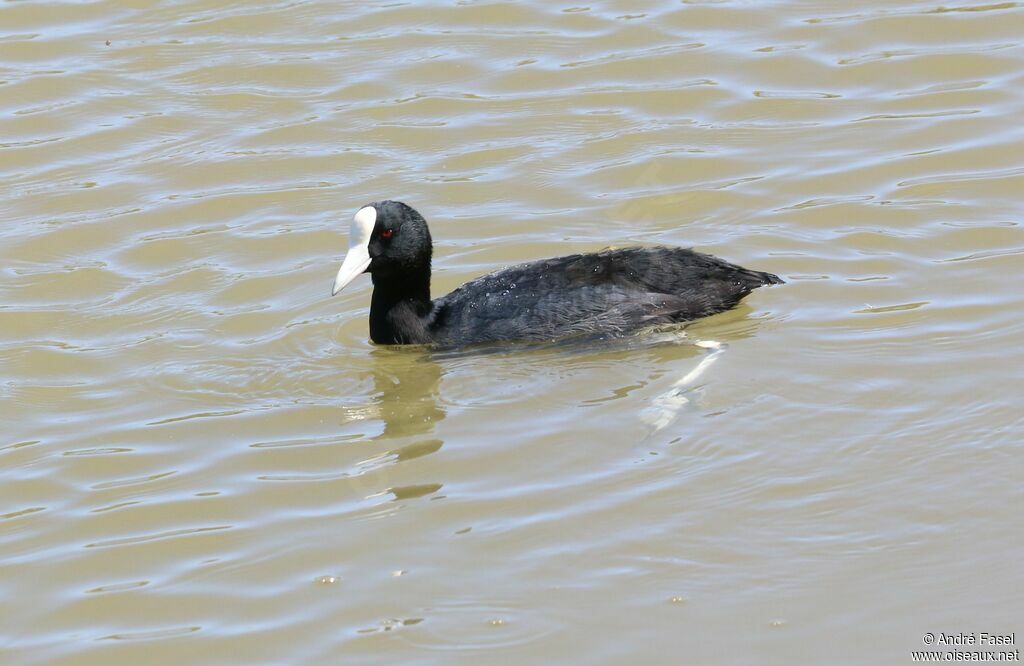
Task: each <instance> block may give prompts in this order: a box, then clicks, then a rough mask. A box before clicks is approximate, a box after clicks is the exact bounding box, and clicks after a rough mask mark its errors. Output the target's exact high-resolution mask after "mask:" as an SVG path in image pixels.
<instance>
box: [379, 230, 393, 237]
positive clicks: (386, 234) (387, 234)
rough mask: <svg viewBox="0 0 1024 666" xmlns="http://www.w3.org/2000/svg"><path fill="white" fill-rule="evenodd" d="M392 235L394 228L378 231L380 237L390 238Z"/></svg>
mask: <svg viewBox="0 0 1024 666" xmlns="http://www.w3.org/2000/svg"><path fill="white" fill-rule="evenodd" d="M394 235H395V230H394V229H385V230H383V231H381V232H380V237H381V238H391V237H392V236H394Z"/></svg>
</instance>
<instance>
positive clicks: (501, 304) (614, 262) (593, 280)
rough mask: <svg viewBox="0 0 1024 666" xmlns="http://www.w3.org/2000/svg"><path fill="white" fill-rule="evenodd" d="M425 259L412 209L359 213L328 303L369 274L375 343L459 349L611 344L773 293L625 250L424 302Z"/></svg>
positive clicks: (750, 282)
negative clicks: (572, 340) (596, 339)
mask: <svg viewBox="0 0 1024 666" xmlns="http://www.w3.org/2000/svg"><path fill="white" fill-rule="evenodd" d="M432 252H433V244H432V242H431V238H430V231H429V230H428V229H427V222H426V220H424V219H423V216H422V215H420V214H419V213H417V212H416V211H415V210H413V208H412V207H410V206H407V205H406V204H404V203H402V202H400V201H381V202H377V203H371V204H368V205H366V206H363V207H362V208H360V209H359V211H358V212H357V213H356V214H355V217H354V218H353V220H352V227H351V232H350V234H349V250H348V254H346V255H345V260H344V261H343V262H342V265H341V269H340V270H339V271H338V277H337V279H336V280H335V282H334V290H333V292H332V293H333V294H337V293H338V292H339V291H340V290H341V289H342V288H343V287H345V285H347V284H348V283H349V282H351V281H352V280H354V279H355V278H356V277H357V276H358V275H359V274H360V273H364V272H369V273H370V276H371V278H372V279H373V296H372V298H371V301H370V338H371V339H372V340H373V341H374V342H376V343H378V344H436V345H440V346H445V347H461V346H465V345H471V344H477V343H486V342H537V341H551V340H556V339H559V338H565V337H568V336H574V335H598V336H602V335H603V336H617V335H622V334H625V333H629V332H632V331H635V330H637V329H640V328H644V327H648V326H654V325H659V324H669V323H675V322H685V321H690V320H693V319H698V318H700V317H706V316H708V315H712V314H715V313H717V312H722V311H724V310H728V309H729V308H731V307H732V306H734V305H736V304H737V303H738V302H739V301H740V299H742V298H743V297H744V296H746V295H747V294H749V293H750V292H751V291H752V290H754V289H756V288H758V287H760V286H762V285H767V284H781V283H782V280H781V279H779V278H778V276H775V275H772V274H771V273H763V272H761V271H753V270H749V269H746V268H742V267H740V266H737V265H735V264H730V263H728V262H726V261H723V260H721V259H718V258H717V257H713V256H711V255H708V254H701V253H700V252H694V251H693V250H688V249H683V248H676V247H632V248H625V249H616V250H604V251H602V252H593V253H588V254H572V255H568V256H564V257H556V258H553V259H543V260H540V261H533V262H530V263H526V264H519V265H517V266H511V267H509V268H505V269H503V270H500V271H497V272H495V273H491V274H489V275H484V276H483V277H479V278H477V279H475V280H472V281H470V282H467V283H466V284H464V285H462V286H461V287H459V288H458V289H456V290H455V291H453V292H451V293H450V294H448V295H447V296H442V297H441V298H438V299H436V300H431V298H430V258H431V254H432Z"/></svg>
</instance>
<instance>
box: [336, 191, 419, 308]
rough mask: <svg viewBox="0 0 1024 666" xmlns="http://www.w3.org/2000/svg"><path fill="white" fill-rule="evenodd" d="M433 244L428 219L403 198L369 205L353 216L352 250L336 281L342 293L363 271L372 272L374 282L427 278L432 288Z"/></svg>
mask: <svg viewBox="0 0 1024 666" xmlns="http://www.w3.org/2000/svg"><path fill="white" fill-rule="evenodd" d="M432 253H433V243H432V241H431V239H430V230H429V229H427V221H426V220H424V219H423V216H422V215H420V214H419V213H417V212H416V211H415V210H414V209H413V208H412V207H411V206H407V205H406V204H404V203H402V202H401V201H380V202H374V203H371V204H367V205H365V206H363V207H362V208H360V209H359V211H358V212H357V213H356V214H355V217H353V218H352V227H351V230H350V232H349V249H348V254H346V255H345V260H344V261H343V262H342V264H341V269H340V270H339V271H338V277H337V279H336V280H335V281H334V292H333V293H335V294H336V293H338V292H339V291H341V289H342V288H343V287H344V286H345V285H347V284H348V283H349V282H351V281H352V280H354V279H355V278H356V276H358V275H359V274H360V273H366V272H368V273H370V274H371V275H372V276H373V282H374V284H378V283H379V282H382V281H386V282H392V281H396V280H397V281H402V280H420V281H422V280H423V275H424V274H425V275H426V280H427V285H428V288H429V280H430V257H431V254H432Z"/></svg>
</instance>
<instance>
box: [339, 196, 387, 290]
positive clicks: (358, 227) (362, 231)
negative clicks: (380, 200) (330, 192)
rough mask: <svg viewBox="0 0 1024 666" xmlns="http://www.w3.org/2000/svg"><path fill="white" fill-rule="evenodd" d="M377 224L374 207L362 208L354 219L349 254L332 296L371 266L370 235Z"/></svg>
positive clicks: (349, 236)
mask: <svg viewBox="0 0 1024 666" xmlns="http://www.w3.org/2000/svg"><path fill="white" fill-rule="evenodd" d="M376 223H377V209H376V208H374V207H373V206H366V207H365V208H360V209H359V212H358V213H356V214H355V216H354V217H353V218H352V226H351V228H350V229H349V232H348V253H347V254H346V255H345V260H344V261H342V262H341V268H340V269H338V277H336V278H335V279H334V289H333V290H332V291H331V296H333V295H335V294H337V293H338V292H339V291H341V290H342V289H344V288H345V285H347V284H348V283H349V282H351V281H352V280H354V279H356V276H358V275H359V274H360V273H362V272H363V271H365V270H366V268H367V267H368V266H369V265H370V251H369V245H370V234H372V233H373V226H374V225H375V224H376Z"/></svg>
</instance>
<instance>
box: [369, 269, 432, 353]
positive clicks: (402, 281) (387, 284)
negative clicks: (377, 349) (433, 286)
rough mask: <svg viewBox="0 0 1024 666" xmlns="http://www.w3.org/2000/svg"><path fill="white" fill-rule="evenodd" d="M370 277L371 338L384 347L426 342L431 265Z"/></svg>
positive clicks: (429, 304) (429, 305)
mask: <svg viewBox="0 0 1024 666" xmlns="http://www.w3.org/2000/svg"><path fill="white" fill-rule="evenodd" d="M372 277H373V296H372V298H371V299H370V339H371V340H373V341H374V342H376V343H377V344H384V345H394V344H407V343H423V342H429V339H428V337H427V333H426V326H427V324H428V323H429V316H430V310H431V307H432V306H431V303H430V266H429V265H427V266H426V267H425V268H417V269H414V270H411V271H403V273H402V275H401V276H400V277H392V276H380V275H373V276H372Z"/></svg>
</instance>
